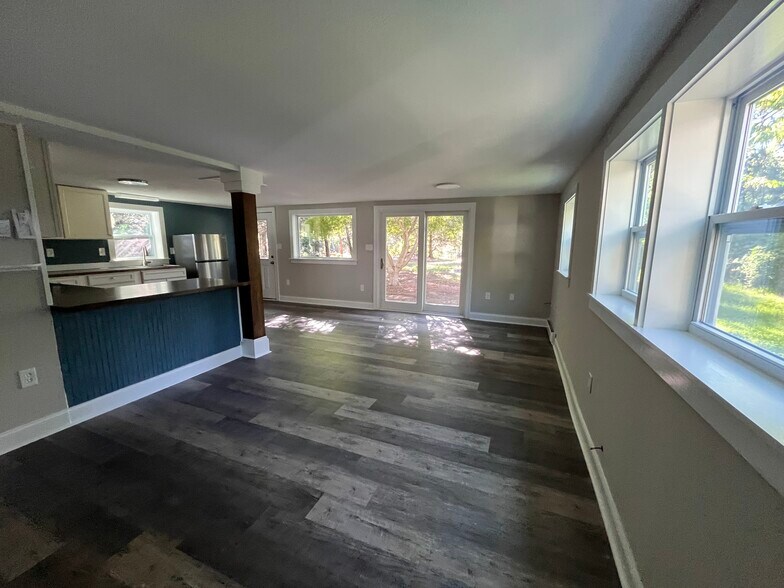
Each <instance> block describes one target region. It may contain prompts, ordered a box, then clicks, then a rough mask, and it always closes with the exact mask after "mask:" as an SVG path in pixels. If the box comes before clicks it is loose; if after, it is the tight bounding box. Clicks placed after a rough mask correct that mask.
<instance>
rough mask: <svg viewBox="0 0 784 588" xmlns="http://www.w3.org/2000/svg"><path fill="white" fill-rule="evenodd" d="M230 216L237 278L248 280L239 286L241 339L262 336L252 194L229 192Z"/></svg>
mask: <svg viewBox="0 0 784 588" xmlns="http://www.w3.org/2000/svg"><path fill="white" fill-rule="evenodd" d="M231 211H232V216H233V218H234V243H235V247H236V256H237V279H238V280H239V281H240V282H248V285H247V286H241V287H240V289H239V292H240V315H241V322H242V337H243V339H258V338H259V337H264V334H265V332H266V331H265V329H264V298H263V297H262V292H261V259H260V258H259V232H258V228H257V220H256V195H255V194H248V193H247V192H232V193H231Z"/></svg>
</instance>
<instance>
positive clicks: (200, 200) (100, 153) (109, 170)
mask: <svg viewBox="0 0 784 588" xmlns="http://www.w3.org/2000/svg"><path fill="white" fill-rule="evenodd" d="M49 153H50V156H51V161H52V175H53V176H54V181H55V182H56V183H57V184H65V185H68V186H82V187H85V188H100V189H102V190H106V191H107V192H109V194H117V195H122V194H133V195H138V196H153V197H156V198H160V199H161V200H170V201H173V202H190V203H192V204H204V205H207V206H226V207H229V206H231V197H230V196H229V195H228V194H227V193H226V192H225V191H224V189H223V184H221V182H220V180H218V179H201V180H200V179H199V178H215V176H217V175H218V174H219V173H220V172H218V171H216V170H215V169H212V168H208V167H204V166H200V165H198V164H195V163H190V162H187V161H183V160H181V159H178V158H173V157H167V156H165V155H163V154H161V153H156V152H153V151H145V150H141V149H131V148H128V147H127V146H125V145H121V144H114V145H111V144H107V143H102V144H101V145H100V146H97V145H79V146H75V145H65V144H63V143H58V142H50V143H49ZM117 178H141V179H144V180H147V181H148V182H149V183H150V185H149V186H125V185H122V184H119V183H118V182H117Z"/></svg>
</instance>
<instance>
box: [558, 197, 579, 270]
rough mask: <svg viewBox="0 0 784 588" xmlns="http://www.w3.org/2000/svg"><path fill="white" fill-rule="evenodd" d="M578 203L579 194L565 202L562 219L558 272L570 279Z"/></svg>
mask: <svg viewBox="0 0 784 588" xmlns="http://www.w3.org/2000/svg"><path fill="white" fill-rule="evenodd" d="M576 203H577V194H572V196H570V197H569V199H568V200H567V201H566V202H564V206H563V217H562V218H561V246H560V248H559V252H558V271H559V273H560V274H561V275H563V276H564V277H567V278H568V277H569V269H570V267H571V264H572V237H573V234H574V209H575V205H576Z"/></svg>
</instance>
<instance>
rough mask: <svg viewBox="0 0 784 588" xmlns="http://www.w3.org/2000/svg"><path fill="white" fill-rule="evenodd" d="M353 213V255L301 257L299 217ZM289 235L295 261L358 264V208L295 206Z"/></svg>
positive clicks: (291, 211) (292, 260)
mask: <svg viewBox="0 0 784 588" xmlns="http://www.w3.org/2000/svg"><path fill="white" fill-rule="evenodd" d="M341 215H343V216H344V215H351V238H352V240H353V241H354V254H353V255H352V257H301V256H300V251H299V229H298V226H297V219H299V218H300V217H303V216H341ZM289 236H290V240H291V257H290V258H289V260H290V261H291V262H293V263H314V264H327V265H356V263H357V255H358V253H359V243H357V209H356V208H353V207H352V208H295V209H291V210H289Z"/></svg>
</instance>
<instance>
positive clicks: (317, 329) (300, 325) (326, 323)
mask: <svg viewBox="0 0 784 588" xmlns="http://www.w3.org/2000/svg"><path fill="white" fill-rule="evenodd" d="M339 324H340V323H339V321H332V320H317V319H313V318H308V317H306V316H292V315H289V314H281V315H278V316H276V317H275V318H272V319H270V320H268V321H267V328H270V329H291V330H293V331H299V332H300V333H322V334H326V333H331V332H332V331H334V330H335V327H337V326H338V325H339Z"/></svg>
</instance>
